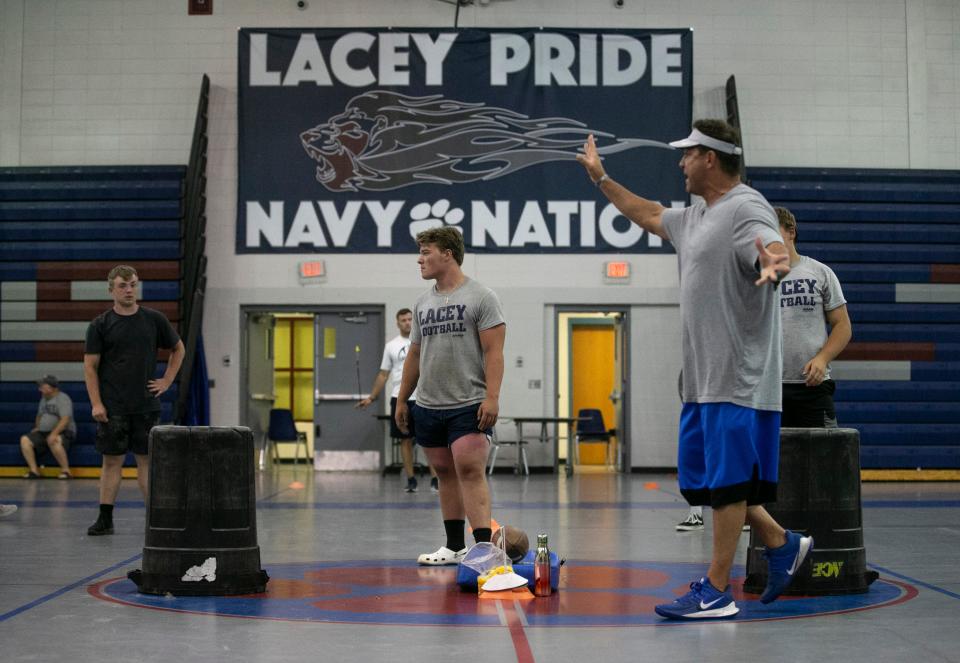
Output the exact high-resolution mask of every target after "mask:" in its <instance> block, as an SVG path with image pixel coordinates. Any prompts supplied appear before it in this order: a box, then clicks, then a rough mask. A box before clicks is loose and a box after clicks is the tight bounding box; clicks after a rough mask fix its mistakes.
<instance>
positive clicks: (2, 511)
mask: <svg viewBox="0 0 960 663" xmlns="http://www.w3.org/2000/svg"><path fill="white" fill-rule="evenodd" d="M16 512H17V505H16V504H0V518H6V517H7V516H12V515H13V514H15V513H16Z"/></svg>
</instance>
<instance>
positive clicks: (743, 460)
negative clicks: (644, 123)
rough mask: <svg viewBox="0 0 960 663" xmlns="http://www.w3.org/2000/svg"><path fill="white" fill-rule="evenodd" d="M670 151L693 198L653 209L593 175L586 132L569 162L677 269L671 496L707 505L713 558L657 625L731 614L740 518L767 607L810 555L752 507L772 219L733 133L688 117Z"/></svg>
mask: <svg viewBox="0 0 960 663" xmlns="http://www.w3.org/2000/svg"><path fill="white" fill-rule="evenodd" d="M693 126H694V128H693V131H692V132H691V133H690V135H689V136H688V137H687V138H685V139H683V140H678V141H675V142H673V143H671V145H672V146H674V147H677V148H679V149H681V150H683V156H682V157H681V159H680V163H679V166H680V169H681V170H682V172H683V176H684V179H685V183H686V189H687V191H688V192H689V193H691V194H694V195H697V196H700V197H701V198H702V200H699V201H697V202H695V203H693V204H692V205H691V206H689V207H686V208H684V209H669V210H668V209H665V208H664V207H663V206H662V205H661V204H660V203H658V202H656V201H653V200H646V199H644V198H641V197H639V196H637V195H635V194H634V193H632V192H630V191H629V190H628V189H626V188H625V187H623V186H622V185H620V184H619V183H617V182H615V181H614V180H613V179H611V177H610V176H609V175H607V173H606V172H605V171H604V167H603V162H602V161H601V160H600V156H599V155H598V153H597V149H596V145H595V143H594V140H593V136H590V137H589V138H588V140H587V143H586V144H585V145H584V148H583V154H581V155H578V156H577V160H578V161H579V162H580V164H581V165H582V166H583V167H584V168H585V169H586V171H587V175H589V177H590V179H591V180H592V181H593V183H594V184H595V185H596V186H597V187H598V188H599V189H600V191H602V192H603V194H604V195H605V196H606V197H607V198H608V199H609V200H610V202H611V203H613V204H614V205H615V206H616V208H617V209H618V210H619V211H620V213H621V214H623V215H624V216H625V217H627V218H628V219H630V221H632V222H633V223H636V224H637V225H639V226H640V227H641V228H643V229H644V230H646V231H647V232H649V233H653V234H656V235H659V236H660V237H663V238H664V239H668V240H670V241H671V242H672V243H673V246H674V248H675V249H676V250H677V259H678V262H679V265H680V328H681V329H680V331H681V349H682V352H683V410H682V412H681V414H680V431H679V451H678V457H677V470H678V480H679V483H680V491H681V493H682V494H683V496H684V497H685V498H686V499H687V501H688V502H689V503H690V505H691V506H698V505H700V506H710V507H712V508H713V527H714V537H713V552H712V557H711V561H710V568H709V569H708V570H707V573H706V575H704V576H703V577H701V578H700V579H699V580H697V581H694V582H692V583H691V584H690V591H689V592H688V593H687V594H685V595H683V596H681V597H679V598H678V599H677V600H675V601H673V602H672V603H665V604H663V605H658V606H656V607H655V608H654V610H655V612H656V613H657V614H658V615H660V616H661V617H665V618H667V619H691V620H703V619H721V618H729V617H733V616H734V615H736V614H737V612H738V611H739V608H738V607H737V605H736V603H735V602H734V600H733V594H732V593H731V591H730V586H729V581H730V570H731V567H732V565H733V558H734V555H735V553H736V550H737V544H738V541H739V538H740V531H741V529H742V527H743V524H744V521H746V522H747V523H749V524H750V525H751V527H753V529H754V531H755V532H756V533H757V535H758V536H759V538H760V540H762V541H763V543H764V545H765V546H766V549H767V550H766V556H767V560H768V569H769V574H768V584H767V587H766V589H765V590H764V592H763V594H762V595H761V597H760V600H761V601H762V602H763V603H769V602H770V601H773V600H775V599H776V598H777V597H778V596H779V595H780V594H781V593H782V592H783V590H784V589H786V587H787V586H788V585H789V584H790V581H791V579H792V577H793V571H794V570H795V569H796V568H798V567H799V565H800V564H801V563H802V562H803V560H804V558H805V557H806V555H807V553H808V552H809V551H810V549H811V547H812V545H813V541H812V538H811V537H802V536H800V535H799V534H796V533H794V532H789V531H787V530H784V529H783V528H782V527H781V526H780V525H779V524H777V522H776V521H775V520H774V519H773V518H772V517H771V516H770V514H769V513H767V511H766V510H765V509H764V508H763V506H762V505H763V504H764V503H766V502H770V501H775V500H776V494H777V493H776V487H777V472H778V459H779V445H780V396H781V394H780V372H781V370H782V356H781V342H782V339H781V334H780V311H779V301H778V298H777V291H776V289H775V288H771V287H770V284H776V283H777V282H778V281H779V280H780V278H781V277H782V276H784V275H785V274H787V273H788V272H789V271H790V266H789V264H788V258H789V257H788V255H787V250H786V247H785V246H784V244H783V239H782V238H781V237H780V234H779V233H778V232H777V220H776V215H775V214H774V212H773V208H772V207H770V204H769V203H768V202H767V201H766V200H765V199H764V198H763V196H761V195H760V194H759V193H758V192H757V191H755V190H753V189H751V188H750V187H748V186H746V185H744V184H742V183H741V182H740V167H741V163H740V161H741V160H740V155H741V154H742V152H743V150H742V148H741V147H740V144H739V143H740V136H739V132H737V131H736V130H735V129H734V128H733V127H731V126H730V125H728V124H727V123H726V122H723V121H722V120H698V121H697V122H695V123H694V125H693Z"/></svg>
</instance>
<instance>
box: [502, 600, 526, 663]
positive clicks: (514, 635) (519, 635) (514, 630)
mask: <svg viewBox="0 0 960 663" xmlns="http://www.w3.org/2000/svg"><path fill="white" fill-rule="evenodd" d="M500 603H501V602H500V601H497V605H498V607H499V604H500ZM500 609H501V610H503V609H502V608H500ZM506 616H507V622H508V623H509V628H510V639H511V640H513V650H514V651H515V652H516V653H517V663H535V659H534V658H533V650H531V649H530V642H529V641H528V640H527V634H526V632H525V631H524V630H523V624H522V623H521V620H520V615H519V609H518V608H517V609H514V610H511V611H509V612H506Z"/></svg>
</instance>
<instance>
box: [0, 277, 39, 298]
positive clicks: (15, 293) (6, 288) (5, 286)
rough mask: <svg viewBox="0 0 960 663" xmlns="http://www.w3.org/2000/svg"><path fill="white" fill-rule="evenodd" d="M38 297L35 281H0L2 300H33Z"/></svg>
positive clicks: (0, 296)
mask: <svg viewBox="0 0 960 663" xmlns="http://www.w3.org/2000/svg"><path fill="white" fill-rule="evenodd" d="M36 299H37V283H36V282H35V281H4V282H3V283H0V301H5V302H32V301H36Z"/></svg>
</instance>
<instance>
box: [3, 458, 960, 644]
mask: <svg viewBox="0 0 960 663" xmlns="http://www.w3.org/2000/svg"><path fill="white" fill-rule="evenodd" d="M426 483H427V482H425V481H422V482H421V490H420V492H419V493H416V494H412V495H411V494H405V493H403V492H401V490H400V482H399V479H398V478H397V476H396V475H392V476H388V477H386V478H381V477H380V476H379V475H378V474H326V473H321V474H314V473H313V472H312V471H311V470H307V469H306V468H304V467H300V468H297V467H293V466H280V467H277V468H272V469H269V470H267V471H266V472H263V473H260V474H258V475H257V497H258V501H257V521H258V530H259V544H260V549H261V560H262V566H263V568H264V569H265V570H266V571H267V573H269V575H270V577H271V580H270V582H269V584H268V586H267V588H268V591H267V592H266V593H265V594H258V595H249V596H241V597H198V598H189V597H180V598H176V597H172V596H148V595H140V594H138V593H137V592H136V588H135V586H134V585H133V583H132V582H130V581H129V580H127V579H126V573H127V571H129V570H132V569H136V568H139V566H140V556H141V553H142V548H143V541H144V507H143V502H142V500H141V498H140V494H139V491H138V489H137V486H136V483H135V482H134V481H132V480H125V481H124V482H123V487H122V489H121V493H120V498H119V502H118V506H117V509H116V511H115V515H114V521H115V526H116V534H115V535H113V536H106V537H89V536H87V534H86V528H87V526H88V525H90V524H91V523H92V522H93V521H94V519H95V518H96V513H97V483H96V481H95V480H92V479H74V480H72V481H57V480H52V479H50V480H41V481H24V480H21V479H10V478H5V479H0V503H8V504H9V503H13V504H16V505H18V506H19V507H20V508H19V511H18V512H17V513H15V514H14V515H12V516H9V517H7V518H3V519H0V652H2V654H0V659H2V660H3V661H5V662H13V661H61V660H70V661H71V662H76V663H82V662H85V661H96V662H97V663H100V662H102V661H131V662H133V661H164V662H169V661H178V662H183V661H201V660H202V661H450V660H458V659H459V660H471V661H498V662H500V661H518V662H529V661H542V662H547V661H549V662H551V663H562V662H566V661H571V662H573V661H576V662H581V661H597V662H598V663H599V662H600V661H603V662H604V663H606V662H608V661H609V662H615V661H638V660H654V661H656V660H660V661H701V660H710V661H771V660H772V661H780V660H782V661H827V660H833V661H871V662H875V661H906V660H914V661H923V663H933V662H936V661H960V572H958V570H957V565H958V559H960V555H958V551H960V492H958V489H960V484H957V483H868V484H864V486H863V522H864V540H865V548H866V556H867V561H868V563H869V565H870V568H872V569H873V570H876V571H878V572H879V573H880V579H879V580H878V581H877V582H875V583H874V584H873V585H872V586H871V588H870V590H869V591H868V592H867V593H866V594H860V595H852V596H839V597H822V598H805V597H785V598H781V599H780V600H779V601H777V602H775V603H772V604H770V605H769V606H763V605H761V604H760V603H759V602H758V601H757V600H756V597H755V596H752V595H746V596H744V595H743V594H742V592H740V591H739V590H738V587H737V584H738V583H740V582H742V580H743V575H744V570H743V564H744V562H745V552H744V551H745V547H746V543H747V537H748V535H747V534H744V536H743V540H742V545H741V551H740V554H739V555H738V559H737V562H738V567H737V569H736V570H735V573H734V575H735V576H736V581H735V583H734V584H735V594H736V595H737V602H738V605H739V606H740V607H741V612H740V614H739V615H738V616H737V618H736V619H733V620H729V621H721V622H712V623H686V622H684V623H670V622H664V621H661V620H660V619H659V618H657V617H656V616H655V615H654V614H653V612H652V607H653V605H655V604H656V603H661V602H665V601H669V600H671V599H672V597H674V596H676V595H678V594H679V593H682V592H683V591H684V590H686V586H687V584H688V583H689V582H690V581H691V580H694V579H696V578H698V577H699V575H700V574H701V573H703V572H704V570H705V569H706V564H705V562H706V561H707V560H708V558H709V550H710V538H709V537H710V524H709V510H708V514H707V529H706V531H702V532H689V533H680V532H676V531H675V530H674V525H675V523H677V522H678V521H679V520H681V519H682V518H683V517H684V516H685V514H686V507H685V505H684V504H683V502H682V500H681V498H680V496H679V493H678V492H677V488H676V482H675V477H674V476H671V475H640V474H632V475H624V476H618V475H600V474H583V475H575V476H574V477H571V478H569V479H568V478H565V477H560V478H556V477H554V476H546V475H534V476H531V477H528V478H521V477H516V476H512V475H495V476H494V477H493V478H492V479H491V487H492V492H493V504H494V507H493V514H494V517H495V518H496V519H497V520H498V521H499V522H500V523H506V524H511V525H515V526H519V527H521V528H523V529H524V530H526V531H527V532H528V533H529V534H530V537H531V539H533V538H535V534H536V533H537V532H546V533H547V534H548V535H549V538H550V544H551V549H553V550H554V551H556V552H557V553H558V554H559V555H560V556H561V557H563V558H565V559H566V563H565V565H564V566H563V567H562V569H563V571H562V576H561V588H560V590H559V592H558V593H557V594H555V595H554V596H552V597H550V598H542V599H534V600H531V601H478V599H477V598H476V596H474V595H472V594H470V593H462V592H460V591H458V590H457V589H456V587H455V585H454V584H453V579H454V571H453V569H452V568H449V567H446V568H424V567H419V568H418V567H417V566H416V564H415V563H414V562H413V560H414V559H415V558H416V556H417V554H418V553H421V552H427V551H432V550H434V549H436V548H437V547H438V546H439V545H440V544H441V543H442V542H443V540H442V536H443V529H442V526H441V522H440V516H439V510H438V506H437V497H436V495H433V494H431V493H430V492H429V490H425V488H424V486H425V484H426ZM468 657H469V658H468Z"/></svg>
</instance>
